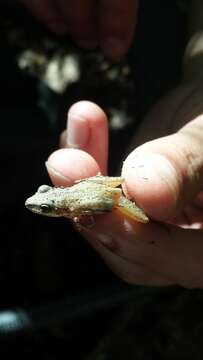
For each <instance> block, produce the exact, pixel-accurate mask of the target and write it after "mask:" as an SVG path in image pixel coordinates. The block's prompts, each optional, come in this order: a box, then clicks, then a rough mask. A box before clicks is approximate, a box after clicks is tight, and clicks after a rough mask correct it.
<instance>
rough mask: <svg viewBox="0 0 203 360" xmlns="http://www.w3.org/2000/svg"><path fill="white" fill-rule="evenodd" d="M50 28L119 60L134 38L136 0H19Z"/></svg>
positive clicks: (83, 45)
mask: <svg viewBox="0 0 203 360" xmlns="http://www.w3.org/2000/svg"><path fill="white" fill-rule="evenodd" d="M19 1H21V2H22V3H24V4H25V5H26V6H27V7H28V8H29V9H30V10H31V11H32V13H33V14H34V15H35V16H36V17H38V18H39V19H40V20H41V21H42V22H43V23H44V24H45V25H46V26H47V27H48V28H49V29H50V30H52V31H54V32H56V33H59V34H60V33H61V34H65V33H68V34H70V35H71V36H72V38H73V40H74V41H75V42H76V43H77V44H78V45H79V46H81V47H83V48H88V49H89V48H95V47H100V49H101V50H102V51H103V52H104V54H105V55H106V56H107V57H109V58H111V59H113V60H118V59H120V58H121V57H123V56H124V55H125V54H126V52H127V50H128V48H129V46H130V44H131V41H132V38H133V33H134V28H135V21H136V13H137V7H138V0H126V1H123V0H99V1H96V0H19Z"/></svg>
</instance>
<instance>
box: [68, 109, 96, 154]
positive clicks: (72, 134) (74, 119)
mask: <svg viewBox="0 0 203 360" xmlns="http://www.w3.org/2000/svg"><path fill="white" fill-rule="evenodd" d="M89 135H90V129H89V124H88V121H87V120H86V119H85V118H83V117H80V116H78V115H75V114H69V115H68V131H67V145H68V147H70V148H75V149H81V150H82V149H84V148H85V146H86V145H87V143H88V140H89Z"/></svg>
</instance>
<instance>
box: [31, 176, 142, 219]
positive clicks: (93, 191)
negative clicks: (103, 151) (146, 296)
mask: <svg viewBox="0 0 203 360" xmlns="http://www.w3.org/2000/svg"><path fill="white" fill-rule="evenodd" d="M123 182H124V178H122V177H119V176H118V177H116V176H102V175H100V174H97V175H96V176H92V177H89V178H84V179H80V180H76V181H75V183H74V184H73V185H72V186H69V187H52V186H49V185H41V186H40V187H39V188H38V190H37V192H36V193H35V194H34V195H32V196H31V197H29V198H28V199H27V200H26V201H25V206H26V208H27V209H29V210H31V211H32V212H33V213H36V214H40V215H44V216H50V217H66V218H69V219H71V220H73V221H74V222H75V223H77V224H80V223H81V224H82V222H83V221H82V219H83V218H84V217H90V218H92V217H94V216H95V215H100V214H105V213H109V212H112V211H118V212H120V213H122V214H123V215H124V216H126V217H128V218H131V219H133V220H135V221H137V222H141V223H148V222H149V217H148V216H147V215H146V214H145V212H144V211H143V210H142V209H141V208H140V207H139V206H138V205H137V204H136V203H135V202H134V201H132V200H130V199H128V198H127V197H126V196H125V195H124V194H123V192H122V189H121V187H119V186H121V185H122V184H123Z"/></svg>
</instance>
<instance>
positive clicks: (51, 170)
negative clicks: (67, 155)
mask: <svg viewBox="0 0 203 360" xmlns="http://www.w3.org/2000/svg"><path fill="white" fill-rule="evenodd" d="M45 166H46V169H47V171H48V173H49V175H50V177H51V178H54V179H55V180H56V179H58V180H60V182H61V181H65V185H66V186H67V184H68V183H71V184H72V182H73V181H72V180H71V179H70V178H69V177H68V176H65V175H63V174H62V173H61V172H60V171H59V170H57V169H56V168H54V167H53V166H52V165H50V164H49V163H48V161H46V162H45Z"/></svg>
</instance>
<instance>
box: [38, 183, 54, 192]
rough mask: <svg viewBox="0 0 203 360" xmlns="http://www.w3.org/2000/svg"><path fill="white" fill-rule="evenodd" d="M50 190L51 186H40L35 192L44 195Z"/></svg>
mask: <svg viewBox="0 0 203 360" xmlns="http://www.w3.org/2000/svg"><path fill="white" fill-rule="evenodd" d="M50 189H51V186H49V185H41V186H40V187H39V188H38V190H37V192H38V193H45V192H47V191H49V190H50Z"/></svg>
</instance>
